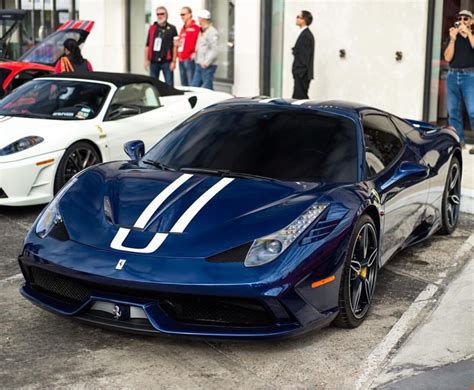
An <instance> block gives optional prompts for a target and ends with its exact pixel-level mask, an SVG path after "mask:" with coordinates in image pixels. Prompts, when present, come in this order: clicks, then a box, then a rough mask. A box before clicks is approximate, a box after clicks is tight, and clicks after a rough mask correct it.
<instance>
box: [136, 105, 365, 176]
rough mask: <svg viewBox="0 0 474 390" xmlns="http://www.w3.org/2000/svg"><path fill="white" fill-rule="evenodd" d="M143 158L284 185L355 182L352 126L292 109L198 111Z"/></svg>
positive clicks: (344, 121) (355, 164) (354, 151)
mask: <svg viewBox="0 0 474 390" xmlns="http://www.w3.org/2000/svg"><path fill="white" fill-rule="evenodd" d="M144 159H152V160H155V161H159V162H161V163H164V164H166V165H168V166H170V167H174V168H183V167H188V168H207V169H225V170H230V171H232V172H238V173H247V174H253V175H259V176H265V177H270V178H274V179H278V180H286V181H324V182H354V181H356V180H357V148H356V141H355V128H354V124H353V122H351V121H350V120H348V119H345V118H341V117H337V116H334V115H329V114H321V113H315V112H303V111H301V110H299V109H295V108H291V107H278V106H276V107H271V108H269V107H265V109H264V110H263V109H262V108H260V107H258V108H255V107H254V106H252V107H249V106H240V107H239V106H231V107H228V108H226V109H219V110H218V109H215V110H212V111H210V110H208V111H204V112H201V113H198V114H197V115H195V116H194V117H193V118H191V119H189V120H187V121H186V122H184V123H183V124H182V125H180V126H179V127H178V128H177V129H175V130H174V131H173V132H171V133H170V134H168V135H167V136H166V137H165V138H163V140H162V141H160V142H159V143H158V144H157V145H156V146H155V147H154V148H153V149H152V150H150V152H149V153H147V155H146V156H145V157H144Z"/></svg>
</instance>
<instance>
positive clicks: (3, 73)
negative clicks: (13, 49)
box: [0, 68, 12, 88]
mask: <svg viewBox="0 0 474 390" xmlns="http://www.w3.org/2000/svg"><path fill="white" fill-rule="evenodd" d="M11 72H12V71H11V70H10V69H4V68H0V88H1V86H2V85H3V83H4V81H5V80H6V79H7V77H8V75H9V74H10V73H11Z"/></svg>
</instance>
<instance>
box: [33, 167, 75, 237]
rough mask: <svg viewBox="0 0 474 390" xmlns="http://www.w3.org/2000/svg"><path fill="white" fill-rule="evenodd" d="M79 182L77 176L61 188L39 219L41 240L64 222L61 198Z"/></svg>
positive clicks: (37, 228) (37, 225)
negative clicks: (60, 209)
mask: <svg viewBox="0 0 474 390" xmlns="http://www.w3.org/2000/svg"><path fill="white" fill-rule="evenodd" d="M80 173H81V172H80ZM76 181H77V176H74V177H73V178H72V179H71V180H69V181H68V182H67V183H66V185H65V186H64V187H63V188H61V190H60V191H59V192H58V194H57V195H56V197H55V198H54V199H53V200H52V201H51V202H50V204H49V205H48V206H46V208H45V209H44V211H43V212H42V213H41V214H40V216H39V217H38V221H37V222H36V228H35V231H36V234H37V235H38V237H40V238H45V237H46V236H47V235H48V234H49V233H51V230H53V228H54V227H55V226H56V225H58V224H59V223H61V222H62V221H63V218H62V216H61V213H60V212H59V202H60V201H61V198H62V197H63V196H64V194H65V193H66V191H67V190H68V189H69V188H71V186H72V185H73V184H74V183H75V182H76Z"/></svg>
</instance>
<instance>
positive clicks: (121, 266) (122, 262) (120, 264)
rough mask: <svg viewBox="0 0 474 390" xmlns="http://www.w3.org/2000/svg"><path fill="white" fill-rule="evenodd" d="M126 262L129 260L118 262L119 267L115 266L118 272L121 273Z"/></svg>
mask: <svg viewBox="0 0 474 390" xmlns="http://www.w3.org/2000/svg"><path fill="white" fill-rule="evenodd" d="M126 261H127V260H125V259H120V260H119V261H118V263H117V265H116V266H115V269H117V270H119V271H120V270H121V269H122V268H123V266H124V265H125V262H126Z"/></svg>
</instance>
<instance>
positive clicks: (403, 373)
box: [372, 234, 474, 389]
mask: <svg viewBox="0 0 474 390" xmlns="http://www.w3.org/2000/svg"><path fill="white" fill-rule="evenodd" d="M470 241H471V242H470V243H469V244H470V245H471V247H470V250H469V253H470V257H471V260H470V261H469V263H468V264H467V265H466V266H465V267H464V269H463V271H462V272H461V274H460V275H459V276H458V277H457V278H456V279H455V280H454V281H453V282H451V283H450V284H449V287H448V289H447V291H446V293H445V294H444V295H443V296H442V297H441V299H440V300H439V305H438V306H437V307H436V309H435V310H434V311H433V312H432V313H430V314H429V315H428V316H427V318H426V319H425V321H424V322H423V323H422V324H421V325H420V326H418V328H417V329H416V330H415V331H414V332H413V333H412V334H411V335H410V336H409V337H408V339H407V340H406V342H405V343H404V344H403V345H402V346H401V348H400V349H399V350H398V351H397V352H396V353H395V354H394V356H393V358H392V359H391V361H390V362H389V363H388V364H387V365H386V368H385V370H384V372H382V374H380V375H379V377H378V378H377V379H376V380H375V381H374V382H373V384H372V385H373V387H374V388H380V387H382V388H384V389H448V388H449V389H461V388H464V389H468V388H471V386H472V385H473V384H474V370H473V368H474V364H473V360H472V357H473V356H474V284H473V281H474V251H473V249H472V248H473V247H474V234H473V235H471V237H470ZM466 384H467V387H465V385H466Z"/></svg>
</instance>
